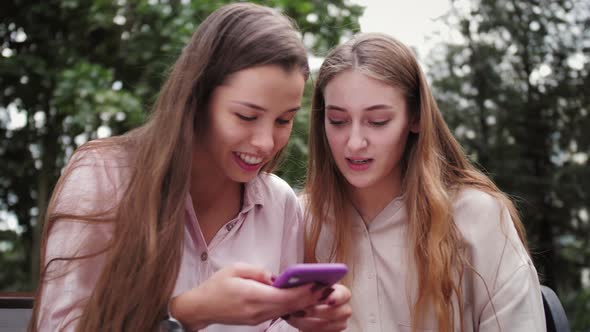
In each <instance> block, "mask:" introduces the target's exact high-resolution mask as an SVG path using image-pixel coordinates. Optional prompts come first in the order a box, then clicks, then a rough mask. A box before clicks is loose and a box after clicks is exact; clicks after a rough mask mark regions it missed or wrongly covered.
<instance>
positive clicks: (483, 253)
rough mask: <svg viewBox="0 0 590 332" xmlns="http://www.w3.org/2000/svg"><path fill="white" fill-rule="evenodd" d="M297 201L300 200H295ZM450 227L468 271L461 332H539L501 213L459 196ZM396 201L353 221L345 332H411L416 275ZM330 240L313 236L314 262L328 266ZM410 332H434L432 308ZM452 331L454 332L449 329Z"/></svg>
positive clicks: (533, 281) (541, 325) (533, 277)
mask: <svg viewBox="0 0 590 332" xmlns="http://www.w3.org/2000/svg"><path fill="white" fill-rule="evenodd" d="M303 199H304V198H303ZM453 209H454V214H453V215H454V220H455V223H456V225H457V227H458V229H459V231H460V232H461V235H462V236H463V239H464V247H465V250H466V254H467V256H468V258H469V259H470V264H471V265H472V267H473V270H471V269H469V268H466V269H465V273H464V276H463V283H462V285H461V287H462V289H463V320H462V321H461V319H460V317H459V314H458V312H456V313H455V318H454V321H455V326H456V327H458V326H460V325H461V322H462V323H463V326H464V327H465V331H479V332H484V331H485V332H491V331H502V332H531V331H537V332H543V331H545V316H544V311H543V302H542V298H541V289H540V285H539V279H538V277H537V271H536V270H535V267H534V266H533V263H532V261H531V259H530V257H529V255H528V254H527V252H526V250H525V248H524V246H523V245H522V243H521V242H520V240H519V239H518V235H517V233H516V229H515V228H514V226H513V223H512V221H511V218H510V215H509V214H508V211H507V210H506V209H505V208H504V207H502V206H501V205H500V204H499V202H498V201H497V200H496V199H494V198H493V197H492V196H490V195H489V194H487V193H484V192H482V191H478V190H475V189H465V190H462V191H461V192H460V193H459V194H458V195H457V197H456V198H455V201H454V204H453ZM407 222H408V220H407V214H406V207H405V204H404V200H403V199H402V198H397V199H394V200H393V201H392V202H390V203H389V205H387V206H386V207H385V208H384V209H383V211H381V212H380V213H379V215H377V217H375V219H374V220H373V221H371V223H369V225H368V226H367V225H365V223H364V222H363V220H362V218H361V217H360V215H359V214H358V213H356V211H355V213H354V215H353V224H354V233H353V247H352V248H351V250H352V252H353V254H354V255H355V257H354V259H355V262H357V263H356V265H354V266H353V282H352V285H351V291H352V300H351V305H352V318H351V319H350V320H349V324H348V327H349V328H348V329H347V331H351V332H357V331H370V332H405V331H407V332H409V331H412V319H411V308H412V305H413V304H414V302H415V300H416V295H417V287H418V285H417V277H416V270H415V268H414V266H413V263H412V259H411V251H410V247H409V243H408V233H407V231H408V227H407V226H408V224H407ZM331 237H332V236H331V232H330V230H329V229H327V228H324V229H323V230H322V233H321V234H320V241H319V243H318V248H317V252H316V254H317V256H318V259H319V260H320V261H328V260H329V258H328V257H329V253H330V243H331ZM429 312H430V314H427V317H426V318H425V319H424V320H422V321H420V322H419V325H418V326H416V327H415V330H414V331H437V324H436V320H435V316H434V313H433V310H432V308H430V311H429ZM457 331H458V329H457Z"/></svg>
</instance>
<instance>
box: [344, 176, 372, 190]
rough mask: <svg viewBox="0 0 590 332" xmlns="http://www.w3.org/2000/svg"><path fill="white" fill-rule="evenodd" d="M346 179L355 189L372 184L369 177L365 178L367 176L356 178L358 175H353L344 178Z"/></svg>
mask: <svg viewBox="0 0 590 332" xmlns="http://www.w3.org/2000/svg"><path fill="white" fill-rule="evenodd" d="M346 181H348V183H349V184H350V185H351V186H352V187H354V188H357V189H363V188H367V187H370V186H372V185H373V182H374V181H372V180H371V179H367V178H358V177H353V178H350V177H348V178H346Z"/></svg>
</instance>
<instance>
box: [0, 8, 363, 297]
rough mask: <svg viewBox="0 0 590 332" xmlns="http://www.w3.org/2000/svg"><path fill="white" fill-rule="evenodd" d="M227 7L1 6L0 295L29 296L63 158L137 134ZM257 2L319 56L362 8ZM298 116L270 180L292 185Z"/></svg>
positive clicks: (299, 158)
mask: <svg viewBox="0 0 590 332" xmlns="http://www.w3.org/2000/svg"><path fill="white" fill-rule="evenodd" d="M229 2H231V1H227V0H219V1H197V0H193V1H179V0H93V1H82V0H47V1H33V0H17V1H9V2H7V3H3V4H2V10H1V11H0V87H1V89H0V158H1V160H2V163H0V266H2V269H1V270H0V290H11V291H17V290H19V291H23V290H32V289H34V287H35V282H36V275H37V271H36V269H37V268H38V257H37V255H38V253H39V239H40V231H41V228H42V225H41V221H40V220H43V218H44V212H45V207H46V205H47V202H48V199H49V197H50V193H51V189H52V188H53V186H54V184H55V181H56V180H57V177H58V175H59V173H60V170H61V169H62V167H63V166H64V164H65V162H66V160H67V158H68V157H69V156H70V155H71V154H72V153H73V151H74V150H75V149H76V148H77V147H78V146H79V145H80V144H81V143H84V142H85V141H87V140H89V139H94V138H96V137H99V135H105V134H109V130H110V134H112V135H117V134H121V133H124V132H126V131H128V130H129V129H131V128H133V127H136V126H137V125H138V124H140V123H141V122H142V121H143V120H144V119H145V116H146V114H147V112H146V111H147V110H149V108H150V105H151V104H152V103H153V101H154V100H155V97H156V96H157V93H158V90H159V88H160V85H161V84H162V81H163V79H164V77H165V75H166V73H167V70H168V68H169V66H170V65H171V63H172V62H173V61H174V60H175V59H176V57H177V56H178V54H179V53H180V51H181V50H182V47H183V46H184V45H185V43H186V42H187V41H188V40H189V39H190V36H191V35H192V33H193V31H194V30H195V29H196V27H197V26H198V25H199V22H201V20H203V19H204V18H205V17H206V16H207V15H208V14H209V13H211V12H212V11H213V10H215V9H216V8H218V7H219V6H221V5H223V4H225V3H229ZM257 2H258V3H262V4H264V5H267V6H271V7H275V8H277V9H279V10H281V11H283V12H284V13H285V14H287V15H289V16H291V17H292V18H293V19H294V20H295V21H296V22H297V24H298V25H299V26H300V28H301V29H302V33H303V36H302V37H303V38H304V40H305V41H306V44H307V45H308V46H310V48H311V49H312V50H313V51H315V52H316V53H320V54H321V53H323V52H325V51H326V50H327V49H328V48H330V47H331V46H334V45H335V44H337V43H338V42H339V41H340V39H341V38H342V37H343V36H346V35H350V34H352V32H353V31H357V30H358V29H359V26H358V17H359V16H360V14H361V13H362V8H361V7H359V6H356V5H350V4H348V3H347V2H345V1H343V0H328V1H314V0H297V1H293V0H269V1H257ZM309 91H310V89H309V88H308V89H307V92H308V93H309ZM307 107H308V106H307V104H304V107H303V110H302V111H301V114H300V115H299V116H298V117H297V118H296V123H295V127H296V130H295V134H294V137H293V140H292V142H291V143H290V147H289V156H288V157H287V159H286V162H285V163H284V165H283V167H282V169H281V170H280V173H281V174H283V175H284V176H285V178H287V179H288V180H289V181H290V182H291V183H293V184H296V183H298V182H300V181H301V179H302V177H303V175H304V171H305V164H304V163H305V161H304V160H305V159H306V157H305V156H306V142H307V139H306V137H305V134H304V133H305V132H306V127H307V122H306V120H305V113H306V109H307ZM19 119H20V120H22V121H17V120H19ZM101 130H102V131H101ZM11 220H16V221H17V223H18V225H17V227H16V228H17V230H16V231H15V230H14V227H11V228H9V229H7V227H6V225H7V224H8V223H9V222H10V221H11Z"/></svg>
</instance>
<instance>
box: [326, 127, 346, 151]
mask: <svg viewBox="0 0 590 332" xmlns="http://www.w3.org/2000/svg"><path fill="white" fill-rule="evenodd" d="M326 138H327V140H328V144H329V145H330V150H332V153H333V154H338V151H339V150H340V148H343V147H344V146H345V141H346V135H345V132H344V130H342V129H340V130H335V129H334V128H330V127H326Z"/></svg>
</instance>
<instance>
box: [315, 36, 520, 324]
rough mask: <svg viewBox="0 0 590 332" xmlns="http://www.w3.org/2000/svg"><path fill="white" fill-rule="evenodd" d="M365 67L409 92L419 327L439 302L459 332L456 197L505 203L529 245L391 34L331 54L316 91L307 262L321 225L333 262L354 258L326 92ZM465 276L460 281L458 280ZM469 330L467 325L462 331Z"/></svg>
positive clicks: (406, 163)
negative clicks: (479, 196)
mask: <svg viewBox="0 0 590 332" xmlns="http://www.w3.org/2000/svg"><path fill="white" fill-rule="evenodd" d="M346 70H358V71H360V72H362V73H364V74H366V75H368V76H370V77H372V78H375V79H377V80H380V81H382V82H385V83H387V84H389V85H390V86H392V87H396V88H399V89H401V91H403V93H404V96H405V99H406V104H407V105H408V111H409V113H410V119H411V121H418V123H419V131H418V133H410V134H409V135H410V136H409V138H408V142H407V144H406V147H405V151H404V155H403V158H402V192H403V193H404V200H405V204H406V208H407V209H406V210H407V212H408V216H407V217H408V230H409V237H410V245H411V247H412V248H413V251H412V253H411V254H413V256H414V262H415V267H416V272H417V276H418V294H417V298H416V301H415V303H414V305H413V310H412V322H413V326H414V329H415V328H416V326H417V323H418V322H419V321H420V320H421V319H422V317H423V316H424V315H425V314H426V312H427V307H428V306H429V305H432V306H433V308H434V313H435V315H436V320H437V322H438V330H439V331H445V332H446V331H449V332H450V331H455V328H457V327H456V326H454V320H453V317H454V314H455V310H456V309H455V307H454V306H453V297H456V300H457V303H458V310H459V317H460V318H461V320H462V319H463V310H462V306H463V300H462V288H461V281H462V277H463V272H464V269H465V268H466V267H467V268H470V264H469V261H468V260H467V259H466V258H465V256H464V254H463V252H462V250H461V245H462V241H461V240H462V237H461V235H460V233H459V230H458V229H457V226H456V225H455V223H454V220H453V215H452V201H453V195H454V194H455V193H456V192H457V190H458V189H460V188H463V187H465V186H469V187H472V188H477V189H479V190H482V191H485V192H487V193H489V194H491V195H492V196H493V197H495V198H496V199H498V200H499V201H500V203H501V204H503V206H504V207H506V208H507V209H508V211H509V213H510V216H511V218H512V221H513V223H514V226H515V227H516V230H517V233H518V236H519V237H520V240H521V241H522V243H523V244H524V245H525V247H526V239H525V232H524V227H523V225H522V223H521V221H520V218H519V216H518V213H517V211H516V209H515V207H514V205H513V204H512V202H511V201H510V199H509V198H508V197H507V196H506V195H505V194H504V193H502V192H501V191H500V190H499V189H498V188H497V187H496V186H495V185H494V183H493V182H492V181H491V180H490V179H489V178H488V177H487V176H485V175H484V174H482V173H481V172H479V171H478V170H477V169H476V168H475V167H474V166H473V165H472V164H471V163H470V162H469V161H468V159H467V157H466V156H465V153H464V152H463V150H462V148H461V146H460V145H459V143H458V142H457V141H456V140H455V138H454V137H453V135H452V134H451V132H450V130H449V128H448V127H447V125H446V123H445V121H444V119H443V117H442V114H441V112H440V110H439V109H438V107H437V105H436V102H435V100H434V98H433V96H432V94H431V91H430V88H429V86H428V84H427V81H426V78H425V76H424V74H423V72H422V70H421V69H420V66H419V65H418V63H417V61H416V58H415V56H414V54H413V53H412V51H411V50H410V49H409V48H408V47H406V46H405V45H403V44H402V43H401V42H399V41H397V40H395V39H394V38H391V37H389V36H387V35H383V34H376V33H369V34H359V35H357V36H356V37H355V38H353V39H352V40H350V41H348V42H347V43H345V44H343V45H340V46H338V47H336V48H335V49H334V50H332V51H331V52H330V54H329V55H328V56H327V58H326V59H325V61H324V63H323V64H322V66H321V68H320V71H319V75H318V78H317V81H316V86H315V89H314V96H313V100H312V114H311V123H310V135H309V137H310V138H309V164H308V171H307V182H306V186H305V188H304V195H303V197H304V198H305V202H306V206H307V209H306V220H307V222H308V223H310V224H309V225H308V226H309V227H307V232H306V244H305V260H306V261H308V262H315V261H317V256H316V248H317V241H318V239H319V237H320V232H321V230H322V227H324V226H329V227H330V230H332V231H333V239H332V241H333V242H332V244H331V250H330V258H329V259H330V260H333V261H338V262H346V263H349V264H353V265H354V262H352V261H351V234H352V232H353V230H352V226H351V224H352V220H351V217H350V215H351V209H352V208H351V200H350V198H349V197H348V196H347V194H346V192H345V190H342V188H345V187H346V179H345V178H344V176H343V175H342V173H341V172H340V171H339V170H338V168H337V167H336V163H335V161H334V158H333V156H332V154H331V152H330V146H329V145H328V141H327V138H326V132H325V127H324V125H325V124H324V116H325V110H324V107H325V103H324V89H325V88H326V85H327V84H328V83H329V82H330V80H331V79H332V78H334V77H335V76H336V75H338V74H339V73H341V72H343V71H346ZM456 276H458V278H457V277H456ZM460 328H461V330H463V326H461V327H460Z"/></svg>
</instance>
